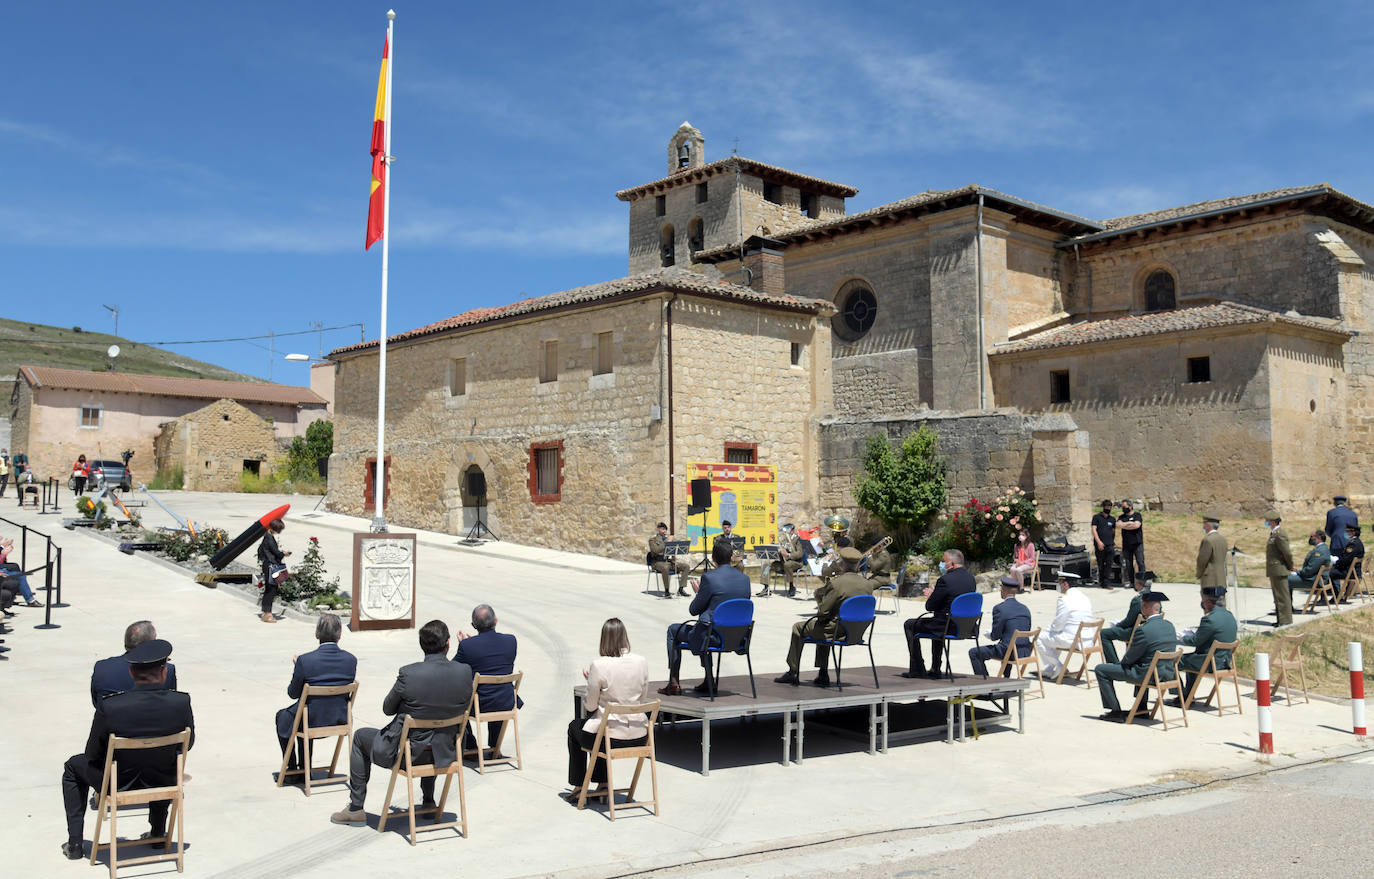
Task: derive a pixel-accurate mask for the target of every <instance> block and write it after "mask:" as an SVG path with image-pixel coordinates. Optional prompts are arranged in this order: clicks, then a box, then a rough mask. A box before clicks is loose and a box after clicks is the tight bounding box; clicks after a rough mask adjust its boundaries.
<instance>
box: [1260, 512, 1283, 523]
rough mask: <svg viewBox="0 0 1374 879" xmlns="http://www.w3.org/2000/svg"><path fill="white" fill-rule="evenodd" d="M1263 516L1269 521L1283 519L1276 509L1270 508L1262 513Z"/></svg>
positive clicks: (1280, 520)
mask: <svg viewBox="0 0 1374 879" xmlns="http://www.w3.org/2000/svg"><path fill="white" fill-rule="evenodd" d="M1264 518H1266V519H1268V520H1269V521H1270V522H1282V521H1283V517H1282V516H1280V515H1279V511H1278V510H1270V511H1269V512H1267V513H1265V514H1264Z"/></svg>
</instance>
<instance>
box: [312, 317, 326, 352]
mask: <svg viewBox="0 0 1374 879" xmlns="http://www.w3.org/2000/svg"><path fill="white" fill-rule="evenodd" d="M310 326H311V327H313V328H314V330H315V332H317V333H319V334H320V351H319V353H318V354H316V355H315V356H316V357H318V358H320V359H321V360H323V359H324V321H322V320H312V321H311V322H310Z"/></svg>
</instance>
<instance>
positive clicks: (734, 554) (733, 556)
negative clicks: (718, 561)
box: [678, 519, 744, 595]
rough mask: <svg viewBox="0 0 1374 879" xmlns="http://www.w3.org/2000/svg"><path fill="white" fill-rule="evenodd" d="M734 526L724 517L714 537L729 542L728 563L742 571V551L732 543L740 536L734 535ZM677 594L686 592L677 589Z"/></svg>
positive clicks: (713, 544)
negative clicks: (718, 531)
mask: <svg viewBox="0 0 1374 879" xmlns="http://www.w3.org/2000/svg"><path fill="white" fill-rule="evenodd" d="M734 527H735V526H734V525H732V524H731V523H730V520H729V519H725V520H723V521H721V523H720V533H719V534H717V535H716V538H715V539H716V540H724V541H726V542H727V543H729V544H730V547H731V552H730V564H732V565H734V566H735V567H736V568H739V569H740V570H741V571H743V570H744V553H742V552H740V551H739V550H738V549H735V548H734V543H735V541H736V540H738V539H740V538H737V537H736V536H735V531H734ZM715 545H716V544H715V541H714V540H713V541H712V542H711V546H712V548H714V547H715ZM712 555H713V556H714V553H713V554H712ZM678 594H679V595H686V594H687V593H686V592H685V591H683V590H681V589H679V590H678Z"/></svg>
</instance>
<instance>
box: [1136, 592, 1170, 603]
mask: <svg viewBox="0 0 1374 879" xmlns="http://www.w3.org/2000/svg"><path fill="white" fill-rule="evenodd" d="M1140 600H1141V601H1168V600H1169V596H1167V595H1165V594H1164V593H1163V592H1143V593H1141V595H1140Z"/></svg>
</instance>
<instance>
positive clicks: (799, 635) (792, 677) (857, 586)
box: [774, 546, 873, 687]
mask: <svg viewBox="0 0 1374 879" xmlns="http://www.w3.org/2000/svg"><path fill="white" fill-rule="evenodd" d="M862 558H863V553H861V552H859V551H858V550H857V549H855V548H854V547H852V546H846V547H845V548H843V549H841V550H840V564H841V565H843V566H844V570H843V571H842V572H841V573H839V574H837V575H836V576H835V578H834V579H833V580H831V581H830V588H828V589H826V590H825V591H824V594H822V595H821V598H820V605H819V606H818V607H817V609H816V615H815V616H813V617H811V618H810V619H806V620H802V621H801V622H799V623H796V624H795V625H793V626H792V641H791V643H790V644H789V645H788V648H787V673H786V674H784V675H782V676H781V677H778V678H775V679H774V681H775V683H779V684H792V685H793V686H796V685H797V684H798V683H800V680H799V678H798V675H799V673H800V669H801V652H802V639H803V638H825V639H833V638H837V637H839V636H840V635H841V634H842V630H841V628H840V605H841V604H844V600H845V599H846V598H852V597H854V596H855V595H871V594H872V593H873V584H872V583H870V582H868V580H866V579H864V577H863V575H862V574H859V573H858V567H859V560H860V559H862ZM829 662H830V648H828V647H827V646H825V645H824V644H817V645H816V667H817V668H818V669H820V673H819V674H818V675H816V679H815V680H814V681H812V683H813V684H815V685H816V686H818V687H828V686H830V668H829Z"/></svg>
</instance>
